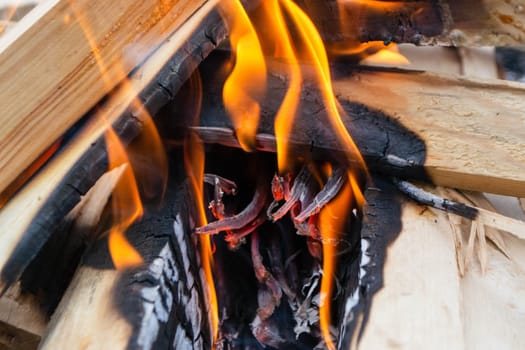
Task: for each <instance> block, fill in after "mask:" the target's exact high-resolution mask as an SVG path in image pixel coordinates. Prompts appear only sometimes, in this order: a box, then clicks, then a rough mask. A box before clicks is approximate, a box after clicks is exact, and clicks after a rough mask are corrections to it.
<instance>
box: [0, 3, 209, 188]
mask: <svg viewBox="0 0 525 350" xmlns="http://www.w3.org/2000/svg"><path fill="white" fill-rule="evenodd" d="M205 3H206V1H204V0H195V1H174V0H172V1H164V2H159V1H129V0H119V1H112V2H109V3H108V2H107V1H75V2H70V1H67V0H55V1H46V2H43V3H42V4H41V5H39V6H37V8H35V9H34V10H33V11H31V12H30V13H29V14H28V15H27V16H26V17H25V18H24V20H23V21H22V22H20V23H19V25H17V26H16V29H15V30H13V31H11V32H9V33H7V34H6V36H5V37H3V38H2V41H1V43H0V66H1V67H2V70H1V71H0V77H1V81H2V85H1V87H2V88H1V89H0V91H1V94H0V103H1V104H2V106H3V113H2V119H1V120H2V121H1V123H2V129H1V131H0V140H1V141H0V159H1V162H0V192H2V191H3V190H4V189H5V188H6V187H7V186H8V185H9V184H10V183H11V182H12V181H13V180H14V179H15V177H16V176H17V175H18V174H19V173H21V172H22V171H23V170H24V169H26V168H27V167H28V166H29V165H30V164H31V162H33V161H34V160H35V159H36V158H37V157H38V155H40V154H42V153H43V152H44V151H45V149H46V148H47V147H49V146H50V145H51V144H52V143H53V142H54V141H55V140H57V139H58V138H59V137H60V136H62V135H63V134H64V132H65V131H66V130H68V129H69V128H70V127H71V126H72V125H73V124H74V123H75V122H76V121H78V120H79V119H80V117H82V116H83V115H84V114H85V113H86V112H87V111H88V110H89V109H90V108H91V107H93V106H94V104H95V103H96V102H98V101H99V100H100V99H101V98H102V97H103V96H104V95H106V94H107V93H108V92H109V91H110V90H111V89H112V88H114V87H115V86H116V85H117V84H118V83H119V82H120V81H122V80H123V79H124V78H125V77H126V76H127V74H128V73H129V72H130V71H131V70H132V69H133V68H135V67H137V66H138V65H139V64H140V63H141V62H142V61H144V59H145V58H147V57H148V56H149V55H150V54H151V53H152V52H154V50H155V49H156V48H157V47H158V46H159V45H160V44H161V43H163V42H164V41H165V40H166V39H168V38H169V37H170V36H172V35H173V33H174V32H175V33H176V32H177V31H180V27H181V25H182V24H184V23H185V22H186V21H187V20H188V19H189V18H192V17H193V15H194V13H195V11H196V10H198V9H199V8H200V7H201V6H202V5H203V4H205ZM179 35H180V34H179ZM173 44H174V43H172V44H171V45H173ZM178 44H179V46H181V45H183V44H184V43H183V42H179V43H178ZM22 71H23V72H24V74H16V72H22ZM28 87H31V88H28ZM49 125H53V127H49Z"/></svg>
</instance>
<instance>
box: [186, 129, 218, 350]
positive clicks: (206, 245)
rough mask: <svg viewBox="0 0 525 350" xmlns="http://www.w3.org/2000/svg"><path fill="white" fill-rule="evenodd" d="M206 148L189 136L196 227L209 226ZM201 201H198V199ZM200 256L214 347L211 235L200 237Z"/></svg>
mask: <svg viewBox="0 0 525 350" xmlns="http://www.w3.org/2000/svg"><path fill="white" fill-rule="evenodd" d="M204 157H205V156H204V146H203V144H202V141H201V140H200V139H199V137H198V136H197V135H196V134H193V133H191V134H189V135H188V137H187V139H186V140H185V145H184V166H185V168H186V173H187V174H188V178H189V181H190V184H191V189H192V191H193V198H196V199H197V200H196V206H197V208H196V209H197V220H198V222H196V223H195V224H196V226H204V225H206V224H207V220H206V210H205V206H204V202H203V201H204V196H203V184H204ZM199 198H200V199H201V200H198V199H199ZM199 241H200V255H201V259H202V267H203V269H204V275H205V277H206V282H207V284H208V288H207V289H206V290H207V292H208V300H209V303H210V306H211V310H210V324H211V328H212V335H213V345H214V346H215V344H216V341H217V336H218V331H219V311H218V303H217V293H216V292H215V283H214V281H213V251H212V244H211V237H210V236H209V235H199Z"/></svg>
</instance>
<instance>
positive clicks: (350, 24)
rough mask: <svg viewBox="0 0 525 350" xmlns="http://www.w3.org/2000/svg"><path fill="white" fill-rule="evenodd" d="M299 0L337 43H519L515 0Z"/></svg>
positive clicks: (520, 16)
mask: <svg viewBox="0 0 525 350" xmlns="http://www.w3.org/2000/svg"><path fill="white" fill-rule="evenodd" d="M299 3H300V5H301V6H302V7H303V8H304V9H305V10H306V12H307V13H308V14H309V15H310V16H311V17H312V19H313V21H314V22H315V24H316V26H317V27H318V28H319V29H320V31H321V33H322V35H323V37H324V39H325V40H326V41H328V42H332V43H338V45H339V46H340V47H341V48H343V47H344V45H341V44H344V43H348V45H350V44H352V43H353V44H356V43H359V42H368V41H372V40H380V41H385V42H391V41H394V42H397V43H415V44H420V45H443V46H513V45H514V46H517V45H523V43H524V42H525V36H524V35H523V28H522V26H523V23H525V9H524V7H523V4H522V3H521V2H519V1H505V0H478V1H476V2H472V1H468V0H460V1H457V0H439V1H425V0H421V1H407V0H405V1H387V2H382V1H337V0H328V1H326V0H309V1H308V0H301V1H299ZM338 3H339V4H341V6H340V7H339V6H338ZM340 13H342V14H343V17H340ZM341 20H342V22H343V24H341Z"/></svg>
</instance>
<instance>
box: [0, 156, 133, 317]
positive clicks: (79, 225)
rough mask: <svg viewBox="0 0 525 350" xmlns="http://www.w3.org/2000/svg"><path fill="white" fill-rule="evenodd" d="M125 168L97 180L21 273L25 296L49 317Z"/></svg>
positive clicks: (91, 239) (91, 240)
mask: <svg viewBox="0 0 525 350" xmlns="http://www.w3.org/2000/svg"><path fill="white" fill-rule="evenodd" d="M128 166H129V164H123V165H121V166H119V167H117V168H115V169H113V170H111V171H108V172H106V173H105V174H104V175H102V176H101V177H100V179H98V180H97V182H96V183H95V185H94V186H93V187H92V188H91V189H90V190H89V191H88V192H87V193H86V194H85V195H84V196H82V198H81V200H80V202H79V203H78V204H77V205H76V206H75V207H74V208H73V209H72V210H71V211H70V212H69V213H68V214H67V215H66V216H65V217H64V218H63V220H62V221H61V222H60V223H59V225H58V227H57V229H56V230H55V232H53V234H52V235H51V236H50V237H49V239H48V240H47V241H46V243H45V244H44V245H43V247H42V249H41V250H40V251H39V252H38V254H37V255H36V256H35V258H34V259H33V260H32V261H31V262H30V264H29V265H28V266H27V268H26V269H25V271H24V273H23V274H22V276H21V278H20V283H21V285H22V287H23V289H24V291H25V293H26V294H29V295H37V296H38V304H39V307H40V309H41V310H42V312H44V313H45V314H47V315H51V314H52V312H53V310H54V309H55V308H56V306H57V305H58V302H59V301H60V299H61V297H62V295H63V294H64V291H65V290H66V288H67V286H68V284H69V283H70V281H71V278H72V277H73V274H74V272H75V267H76V266H77V265H78V263H79V261H80V258H81V256H82V254H83V252H84V251H85V249H86V247H87V246H89V245H90V244H91V243H92V242H93V241H94V240H95V239H96V238H97V236H96V233H97V232H96V229H97V227H98V225H99V223H100V221H101V220H103V219H102V218H101V217H102V213H103V210H104V209H105V208H106V206H107V204H108V202H109V198H110V196H111V194H112V192H113V189H114V188H115V186H116V184H117V183H118V182H119V180H120V178H121V176H122V173H123V171H124V170H125V169H126V167H128ZM106 216H107V215H106ZM15 285H16V284H15ZM1 300H2V298H0V301H1Z"/></svg>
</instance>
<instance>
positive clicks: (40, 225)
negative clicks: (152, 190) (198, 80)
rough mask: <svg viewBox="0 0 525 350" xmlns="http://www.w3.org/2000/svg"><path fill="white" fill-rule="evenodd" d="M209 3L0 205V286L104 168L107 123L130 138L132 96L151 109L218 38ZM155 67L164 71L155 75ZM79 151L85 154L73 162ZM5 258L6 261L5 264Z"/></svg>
mask: <svg viewBox="0 0 525 350" xmlns="http://www.w3.org/2000/svg"><path fill="white" fill-rule="evenodd" d="M214 6H215V1H208V2H207V3H206V4H205V5H204V6H202V7H201V8H199V9H198V10H197V11H196V12H195V13H193V15H192V16H191V17H190V18H189V19H188V20H187V21H186V22H184V23H183V24H182V25H181V26H180V27H179V28H178V30H177V31H175V32H174V33H173V34H172V35H171V36H169V39H168V40H166V42H165V43H164V44H163V45H162V46H161V47H160V48H159V49H158V50H157V51H155V52H154V53H153V54H152V55H151V56H150V57H149V58H148V60H147V61H146V62H144V64H143V65H142V66H141V68H140V70H137V71H135V72H134V74H133V75H132V76H131V78H130V80H129V84H127V86H124V85H119V86H118V87H117V88H116V89H115V90H114V91H113V92H112V93H111V96H110V97H109V99H108V100H107V101H106V103H104V104H103V105H102V106H101V107H100V109H99V110H97V113H95V114H93V115H92V116H91V117H90V118H89V119H88V121H87V124H86V125H85V126H84V128H83V129H82V130H81V131H80V132H79V134H78V135H76V137H75V138H74V139H72V140H71V142H70V143H69V144H67V145H66V146H65V147H64V148H63V149H62V151H61V152H60V153H59V154H58V155H57V156H56V157H55V158H54V159H53V160H52V161H51V162H50V163H49V164H48V165H46V166H45V168H44V169H42V171H41V172H40V173H38V174H37V176H35V177H34V178H33V179H32V180H31V181H30V183H28V184H27V185H26V186H25V187H24V188H23V189H22V190H21V191H20V192H19V193H18V194H17V195H16V196H15V197H14V198H13V199H12V200H10V201H9V202H8V203H7V204H6V205H5V207H3V208H1V209H0V227H2V228H6V227H9V230H7V229H3V230H1V231H0V240H1V241H2V244H1V245H0V270H1V271H2V272H1V273H2V277H1V281H0V290H2V289H5V287H6V286H8V285H9V284H11V283H13V282H14V281H15V280H16V279H17V278H18V277H19V276H20V274H21V273H22V271H23V269H24V268H25V267H26V266H27V264H28V263H29V262H30V261H31V259H32V258H33V257H34V256H35V255H36V254H37V252H38V251H39V249H40V248H41V246H42V244H44V242H45V241H46V240H47V238H48V237H49V235H50V234H51V233H52V232H53V230H54V229H56V227H57V225H58V224H59V223H60V221H61V220H62V219H63V218H64V216H65V215H66V214H67V213H68V212H69V211H70V210H71V209H72V208H73V207H74V206H75V205H76V204H77V203H78V202H79V201H80V195H81V194H85V193H86V192H87V190H88V189H89V188H90V187H91V186H92V185H93V184H94V182H95V181H96V180H97V179H98V177H100V176H101V175H102V174H103V173H104V171H106V170H107V168H106V167H105V166H104V164H107V163H106V161H105V159H106V154H105V146H104V141H103V137H102V135H103V133H104V131H105V130H106V128H107V126H108V125H109V124H111V123H116V124H115V125H116V126H115V128H116V129H117V130H118V131H119V132H121V133H122V135H123V136H124V138H125V141H126V142H129V141H130V140H131V139H132V138H133V137H135V136H136V135H137V134H139V133H140V130H141V128H142V123H143V121H144V118H145V117H146V114H144V111H140V110H136V109H135V108H133V109H131V108H128V106H129V105H130V103H131V101H132V100H133V99H134V98H135V97H136V96H137V95H139V93H141V92H142V93H141V94H140V100H141V101H142V102H143V104H144V106H145V107H146V108H147V109H148V110H150V112H151V113H152V114H153V115H154V114H155V113H156V112H157V111H158V109H160V108H161V107H162V106H163V105H164V104H166V103H167V101H168V100H169V99H170V98H172V94H175V93H176V92H177V90H178V89H179V88H180V86H181V85H182V84H183V83H184V81H185V79H187V77H188V76H189V75H190V74H191V72H192V71H193V70H194V69H195V68H196V66H197V65H198V63H199V62H200V61H201V60H202V59H203V58H204V57H205V56H206V55H207V54H208V53H209V52H210V51H211V50H212V49H213V48H215V46H216V44H217V42H220V41H221V39H222V38H223V37H224V33H223V31H221V30H217V31H214V26H216V25H217V24H216V22H217V21H216V19H211V21H210V22H209V23H208V22H206V21H205V19H207V18H208V17H209V16H210V15H211V14H212V11H213V9H214ZM214 18H215V17H214ZM201 26H203V27H201ZM220 28H222V27H220ZM197 29H198V30H197ZM165 64H167V66H166V67H164V65H165ZM163 67H164V68H163ZM160 70H162V72H163V73H162V74H160V75H159V76H157V74H158V73H159V71H160ZM117 119H118V122H115V121H116V120H117ZM81 157H84V158H85V160H84V161H81V162H80V164H79V165H78V166H76V167H75V164H77V161H78V160H79V159H80V158H81ZM41 211H43V212H45V213H42V212H41ZM17 249H18V250H19V253H21V254H15V255H18V256H19V257H18V258H16V257H13V256H12V255H13V252H14V251H15V250H17ZM10 259H11V260H10ZM8 262H9V264H10V267H8V268H7V269H6V264H8Z"/></svg>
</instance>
